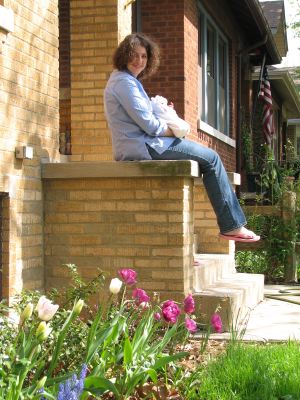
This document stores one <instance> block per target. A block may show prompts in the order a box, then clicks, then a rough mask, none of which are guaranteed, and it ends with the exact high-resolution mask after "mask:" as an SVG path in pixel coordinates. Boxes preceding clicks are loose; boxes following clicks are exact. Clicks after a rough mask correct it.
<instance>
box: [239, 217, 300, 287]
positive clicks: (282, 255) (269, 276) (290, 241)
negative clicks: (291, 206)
mask: <svg viewBox="0 0 300 400" xmlns="http://www.w3.org/2000/svg"><path fill="white" fill-rule="evenodd" d="M247 221H248V227H249V228H250V229H251V230H253V231H255V232H256V233H257V234H259V235H260V236H261V238H262V247H261V248H259V249H258V250H252V251H237V252H236V264H237V269H238V270H239V271H240V272H253V273H262V274H264V275H265V280H266V281H267V282H272V281H274V280H275V281H278V280H282V279H283V277H284V270H285V265H286V264H287V260H288V257H289V256H290V255H291V254H292V253H293V251H294V242H295V240H296V235H297V232H298V231H297V227H296V226H295V224H294V221H284V220H283V219H282V218H281V217H280V216H278V215H262V214H255V213H252V214H248V215H247Z"/></svg>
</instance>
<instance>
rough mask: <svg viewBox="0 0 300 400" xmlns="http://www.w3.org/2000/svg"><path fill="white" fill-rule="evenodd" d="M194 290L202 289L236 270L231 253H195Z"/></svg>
mask: <svg viewBox="0 0 300 400" xmlns="http://www.w3.org/2000/svg"><path fill="white" fill-rule="evenodd" d="M194 259H195V261H197V263H199V265H195V266H194V291H195V292H197V291H201V290H204V289H205V288H206V287H208V286H210V285H212V284H213V283H214V282H216V281H218V280H219V279H221V278H223V277H224V276H226V275H227V274H232V273H235V272H236V269H235V261H234V256H233V255H228V254H195V256H194Z"/></svg>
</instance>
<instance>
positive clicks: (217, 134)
mask: <svg viewBox="0 0 300 400" xmlns="http://www.w3.org/2000/svg"><path fill="white" fill-rule="evenodd" d="M198 7H199V10H200V12H201V13H202V15H203V16H204V17H205V18H204V21H203V22H204V27H203V33H204V37H203V38H202V39H201V40H202V46H203V45H204V43H205V42H206V32H207V21H208V22H209V23H210V24H211V25H212V26H213V28H214V29H215V31H216V38H215V40H216V44H217V43H218V37H221V38H222V40H223V41H224V42H225V43H226V44H227V48H226V59H227V66H228V67H229V55H228V46H229V44H228V40H227V38H226V37H225V36H224V35H223V34H222V31H221V30H220V28H219V27H218V26H217V25H216V24H215V23H214V21H213V20H212V18H211V17H210V16H209V14H208V13H207V12H206V10H205V9H204V8H203V6H202V5H201V4H200V2H198ZM216 51H217V52H218V51H219V48H218V46H217V45H216ZM203 56H204V57H203V65H202V105H204V115H205V117H206V116H207V107H208V104H207V96H205V95H204V94H205V87H206V86H207V74H206V71H205V68H204V65H206V62H207V60H206V57H207V51H206V52H205V53H204V54H203ZM218 67H219V66H218V63H217V64H216V68H217V71H216V79H217V80H218V79H219V78H218ZM226 72H227V73H226V88H227V90H228V91H229V83H230V80H229V68H227V71H226ZM217 87H218V81H217V85H216V88H215V90H217ZM217 101H219V98H218V96H217ZM199 111H200V110H199ZM229 113H230V106H229V96H227V98H226V134H225V133H221V132H220V131H218V130H217V129H216V128H213V127H211V126H210V125H208V124H207V122H205V121H202V120H201V114H203V110H201V113H199V114H200V115H199V118H200V125H201V124H203V126H206V129H202V128H201V130H204V131H205V132H207V131H210V132H212V133H209V132H207V133H209V134H211V135H212V136H215V137H218V138H220V140H222V139H221V137H223V138H226V140H224V139H223V141H225V142H226V143H227V139H229V142H232V143H234V146H233V147H235V140H234V139H231V138H230V137H229V133H230V125H229V121H230V115H229ZM217 118H218V116H217ZM198 125H199V123H198ZM213 132H215V133H213ZM220 135H221V136H220ZM228 144H229V143H228Z"/></svg>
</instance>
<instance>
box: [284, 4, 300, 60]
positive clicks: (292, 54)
mask: <svg viewBox="0 0 300 400" xmlns="http://www.w3.org/2000/svg"><path fill="white" fill-rule="evenodd" d="M284 8H285V19H286V24H287V39H288V48H289V50H288V53H287V57H284V58H283V62H282V64H283V65H284V66H287V67H299V66H300V37H299V36H298V37H297V36H296V35H295V34H294V32H293V30H292V29H290V28H289V24H290V23H291V22H295V16H296V15H297V11H298V13H299V12H300V1H299V0H284ZM297 17H298V20H299V19H300V15H298V16H297Z"/></svg>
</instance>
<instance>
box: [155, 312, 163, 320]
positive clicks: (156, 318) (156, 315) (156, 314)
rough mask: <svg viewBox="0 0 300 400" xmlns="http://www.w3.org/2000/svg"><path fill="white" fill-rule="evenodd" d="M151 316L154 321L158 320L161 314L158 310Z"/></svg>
mask: <svg viewBox="0 0 300 400" xmlns="http://www.w3.org/2000/svg"><path fill="white" fill-rule="evenodd" d="M153 318H154V319H155V321H160V320H161V315H160V313H159V312H156V313H155V314H154V315H153Z"/></svg>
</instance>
